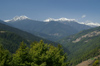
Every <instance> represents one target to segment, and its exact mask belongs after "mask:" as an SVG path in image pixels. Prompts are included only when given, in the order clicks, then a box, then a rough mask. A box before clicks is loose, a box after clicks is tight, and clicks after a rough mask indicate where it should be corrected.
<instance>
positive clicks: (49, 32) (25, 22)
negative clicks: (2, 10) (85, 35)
mask: <svg viewBox="0 0 100 66" xmlns="http://www.w3.org/2000/svg"><path fill="white" fill-rule="evenodd" d="M5 21H6V22H7V23H8V25H10V26H12V27H15V28H18V29H21V30H24V31H27V32H29V33H31V34H34V35H37V36H39V37H42V38H45V39H48V40H52V41H57V40H59V39H61V38H63V37H65V36H69V35H73V34H75V33H78V32H79V31H81V30H85V29H89V28H91V27H90V26H87V25H84V24H79V23H77V22H75V20H66V21H64V20H63V19H62V21H61V20H60V21H54V20H51V21H49V22H46V21H37V20H32V19H30V18H28V17H26V16H19V17H14V18H13V19H11V20H5Z"/></svg>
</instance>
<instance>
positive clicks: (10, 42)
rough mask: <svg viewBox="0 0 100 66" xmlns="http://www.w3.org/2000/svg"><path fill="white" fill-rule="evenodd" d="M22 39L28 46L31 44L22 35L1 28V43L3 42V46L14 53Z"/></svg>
mask: <svg viewBox="0 0 100 66" xmlns="http://www.w3.org/2000/svg"><path fill="white" fill-rule="evenodd" d="M22 41H24V42H25V43H26V44H27V46H29V43H30V42H29V41H27V40H26V39H24V38H22V37H21V36H19V35H17V34H15V33H12V32H9V31H4V30H2V29H0V44H2V45H3V47H4V48H5V49H7V50H9V51H10V52H11V53H14V52H15V51H16V50H17V49H18V47H19V44H20V42H22Z"/></svg>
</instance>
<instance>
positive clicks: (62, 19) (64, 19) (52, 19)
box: [44, 18, 76, 22]
mask: <svg viewBox="0 0 100 66" xmlns="http://www.w3.org/2000/svg"><path fill="white" fill-rule="evenodd" d="M50 21H68V22H70V21H75V22H76V20H75V19H68V18H59V19H54V18H48V19H46V20H44V22H50Z"/></svg>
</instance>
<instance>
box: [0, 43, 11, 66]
mask: <svg viewBox="0 0 100 66" xmlns="http://www.w3.org/2000/svg"><path fill="white" fill-rule="evenodd" d="M10 61H11V54H10V52H9V51H8V50H5V49H4V48H3V46H2V45H0V66H10Z"/></svg>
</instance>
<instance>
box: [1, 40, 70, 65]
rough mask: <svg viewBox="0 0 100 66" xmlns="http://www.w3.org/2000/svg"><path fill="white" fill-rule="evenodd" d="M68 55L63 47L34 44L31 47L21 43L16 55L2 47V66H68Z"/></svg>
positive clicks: (41, 43)
mask: <svg viewBox="0 0 100 66" xmlns="http://www.w3.org/2000/svg"><path fill="white" fill-rule="evenodd" d="M66 59H67V55H66V53H64V51H63V49H62V47H61V45H58V46H57V47H54V46H53V45H51V44H49V45H48V44H45V43H44V42H43V41H42V40H41V41H40V42H32V43H31V44H30V47H28V46H27V45H26V43H24V42H21V43H20V46H19V48H18V49H17V50H16V52H15V53H10V52H9V51H8V50H6V49H4V48H3V46H2V45H0V66H67V65H68V63H67V62H66Z"/></svg>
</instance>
